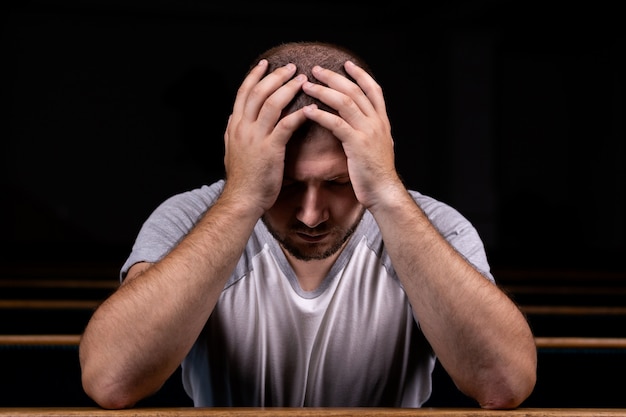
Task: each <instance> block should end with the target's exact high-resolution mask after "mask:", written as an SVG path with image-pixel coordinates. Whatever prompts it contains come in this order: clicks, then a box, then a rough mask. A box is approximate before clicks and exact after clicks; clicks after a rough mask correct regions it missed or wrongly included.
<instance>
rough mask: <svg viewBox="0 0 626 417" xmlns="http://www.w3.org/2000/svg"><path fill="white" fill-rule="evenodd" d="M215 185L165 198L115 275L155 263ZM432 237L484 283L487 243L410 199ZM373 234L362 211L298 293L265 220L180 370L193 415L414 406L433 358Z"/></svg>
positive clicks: (449, 213) (453, 214)
mask: <svg viewBox="0 0 626 417" xmlns="http://www.w3.org/2000/svg"><path fill="white" fill-rule="evenodd" d="M222 187H223V181H219V182H217V183H215V184H212V185H210V186H203V187H201V188H198V189H195V190H192V191H189V192H185V193H182V194H178V195H176V196H173V197H171V198H170V199H168V200H166V201H165V202H164V203H163V204H161V206H160V207H158V208H157V209H156V210H155V211H154V212H153V213H152V215H151V216H150V217H149V218H148V220H147V221H146V222H145V223H144V225H143V227H142V229H141V231H140V233H139V235H138V237H137V240H136V242H135V244H134V246H133V250H132V252H131V254H130V256H129V258H128V259H127V261H126V263H125V264H124V266H123V267H122V271H121V277H122V278H123V277H124V276H125V274H126V272H127V271H128V268H130V266H131V265H133V264H134V263H136V262H140V261H148V262H156V261H158V260H159V259H161V258H162V257H163V256H164V255H166V254H167V253H168V252H169V251H170V250H171V249H172V248H173V247H174V246H175V245H176V244H177V243H178V242H179V241H180V240H181V239H182V238H183V237H184V235H186V234H187V233H188V232H189V231H190V230H191V228H192V227H193V225H194V224H195V223H196V221H197V220H198V219H199V218H200V217H201V216H202V215H203V213H204V212H205V211H206V210H207V209H208V208H209V207H210V206H211V205H212V204H213V202H214V201H215V199H216V198H217V197H218V196H219V193H220V192H221V189H222ZM411 195H412V196H413V198H414V199H415V201H416V202H417V203H418V204H419V205H420V206H421V207H422V209H423V210H424V212H425V213H426V214H427V216H428V217H429V218H430V220H431V222H433V224H434V225H435V227H436V228H437V229H438V230H439V231H440V233H441V234H442V235H443V236H444V237H445V238H446V239H447V240H448V241H449V242H450V243H451V244H452V245H453V246H454V247H455V248H456V249H457V251H459V252H460V253H461V254H462V255H463V256H464V257H465V258H466V259H467V260H468V261H469V262H471V263H472V264H473V265H474V266H475V267H476V269H478V270H479V271H480V272H481V273H482V274H483V275H484V276H485V277H486V279H489V280H491V281H493V277H492V276H491V273H490V272H489V265H488V262H487V259H486V255H485V251H484V248H483V244H482V242H481V240H480V237H479V236H478V234H477V232H476V230H475V229H474V227H473V226H472V225H471V224H470V223H469V222H468V221H467V220H466V219H465V218H464V217H462V216H461V215H460V214H459V213H458V212H457V211H456V210H454V209H453V208H451V207H450V206H447V205H445V204H443V203H441V202H439V201H436V200H434V199H432V198H430V197H427V196H424V195H421V194H419V193H417V192H414V191H411ZM418 322H419V317H415V316H414V314H413V311H412V309H411V306H410V304H409V302H408V299H407V297H406V295H405V293H404V290H403V288H402V286H401V285H400V282H399V281H398V278H397V276H396V273H395V271H394V269H393V265H391V261H390V259H389V257H388V255H387V253H386V251H385V248H384V244H383V241H382V238H381V235H380V231H379V229H378V226H377V224H376V222H375V220H374V218H373V217H372V215H371V214H370V213H369V212H367V211H366V212H365V214H364V216H363V219H362V220H361V222H360V224H359V225H358V227H357V229H356V231H355V233H354V235H353V236H352V237H351V239H350V240H349V241H348V243H347V246H346V247H345V249H344V250H343V251H342V252H341V254H340V255H339V258H338V259H337V261H336V263H335V264H334V266H333V267H332V268H331V270H330V272H329V273H328V275H327V277H326V278H325V279H324V281H323V282H322V284H321V285H320V286H319V287H318V288H317V289H315V290H314V291H304V290H302V288H301V287H300V285H299V283H298V280H297V278H296V276H295V274H294V272H293V270H292V269H291V266H290V265H289V263H288V261H287V259H286V257H285V255H284V254H283V252H282V250H281V248H280V246H279V245H278V243H277V242H276V240H275V239H274V238H273V237H272V236H271V234H270V233H269V232H268V230H267V229H266V227H265V225H264V224H263V222H262V221H259V222H258V223H257V225H256V227H255V228H254V231H253V233H252V236H251V237H250V239H249V241H248V244H247V246H246V248H245V251H244V253H243V254H242V256H241V259H240V260H239V263H238V264H237V266H236V268H235V271H234V272H233V274H232V276H231V278H230V279H229V281H228V282H227V284H226V286H225V287H224V290H223V292H222V294H221V296H220V298H219V301H218V303H217V305H216V307H215V310H214V311H213V313H212V315H211V317H210V318H209V320H208V321H207V324H206V326H205V328H204V330H203V332H202V333H201V334H200V336H199V337H198V339H197V341H196V343H195V344H194V346H193V348H192V349H191V351H190V352H189V354H188V355H187V357H186V358H185V360H184V361H183V363H182V374H183V384H184V387H185V390H186V392H187V393H188V394H189V396H190V397H191V398H192V399H193V402H194V405H195V406H196V407H216V406H247V407H259V406H265V407H281V406H284V407H301V406H312V407H365V406H379V407H386V406H389V407H420V406H421V405H422V404H423V403H424V402H425V401H426V400H427V399H428V397H429V396H430V392H431V373H432V370H433V367H434V365H435V359H436V358H435V355H434V353H433V351H432V349H431V348H430V345H429V344H428V342H427V341H426V339H425V338H424V336H423V334H422V332H421V331H420V329H419V326H418Z"/></svg>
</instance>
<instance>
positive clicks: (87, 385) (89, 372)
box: [79, 346, 139, 410]
mask: <svg viewBox="0 0 626 417" xmlns="http://www.w3.org/2000/svg"><path fill="white" fill-rule="evenodd" d="M94 356H97V355H93V354H92V355H88V354H87V352H86V349H84V348H83V346H81V349H80V351H79V359H80V367H81V383H82V387H83V391H85V394H87V396H89V398H91V399H92V400H93V401H95V402H96V404H98V405H99V406H100V407H102V408H105V409H116V410H118V409H123V408H131V407H133V406H134V405H135V404H136V402H137V401H138V400H139V399H138V398H134V397H133V390H132V389H126V388H125V384H124V383H123V381H124V378H123V376H122V375H117V374H116V373H114V372H111V368H110V367H108V366H102V365H103V364H102V363H100V362H98V361H94V360H93V358H94ZM126 385H128V384H126ZM130 388H132V387H130Z"/></svg>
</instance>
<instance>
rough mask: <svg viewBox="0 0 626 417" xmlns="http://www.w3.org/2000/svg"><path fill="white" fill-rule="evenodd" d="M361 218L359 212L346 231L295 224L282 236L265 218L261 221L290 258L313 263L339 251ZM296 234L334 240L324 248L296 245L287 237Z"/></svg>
mask: <svg viewBox="0 0 626 417" xmlns="http://www.w3.org/2000/svg"><path fill="white" fill-rule="evenodd" d="M362 218H363V212H361V214H360V215H359V216H358V217H357V219H356V221H355V222H354V223H353V224H352V225H351V226H350V227H348V228H347V229H344V228H341V227H338V226H334V227H327V226H325V225H321V226H317V227H314V228H310V227H307V226H305V225H304V224H302V223H301V222H297V223H296V224H293V225H291V226H290V227H289V228H288V230H287V233H286V234H284V235H283V234H282V233H280V232H279V231H278V230H276V229H275V228H274V227H273V226H272V224H271V223H270V222H269V221H268V220H267V219H266V217H265V216H263V217H262V220H263V223H264V224H265V227H267V230H268V231H269V232H270V233H271V235H272V236H273V237H274V239H276V240H277V241H278V243H279V244H280V245H281V246H282V247H283V248H284V249H285V250H286V251H287V252H288V253H289V254H290V255H291V256H293V257H294V258H296V259H298V260H300V261H315V260H322V259H326V258H329V257H331V256H333V255H334V254H336V253H337V252H338V251H339V250H341V248H342V247H343V245H344V244H345V243H346V242H347V241H348V239H350V237H351V236H352V235H353V234H354V231H355V230H356V228H357V226H358V225H359V223H360V222H361V219H362ZM298 232H303V233H312V234H322V233H329V234H330V236H331V237H332V238H333V239H334V240H333V241H332V242H330V244H329V245H326V244H325V245H324V246H322V245H320V244H318V243H296V242H294V240H293V239H291V238H290V237H289V235H293V234H295V233H298Z"/></svg>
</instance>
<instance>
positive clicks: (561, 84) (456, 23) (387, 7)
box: [0, 0, 626, 407]
mask: <svg viewBox="0 0 626 417" xmlns="http://www.w3.org/2000/svg"><path fill="white" fill-rule="evenodd" d="M574 3H576V4H574ZM619 9H620V7H619V2H593V3H585V2H573V3H571V4H570V3H565V2H550V1H544V2H539V1H523V2H522V1H517V0H516V1H513V0H510V1H479V0H466V1H456V2H453V1H423V2H400V1H398V0H387V1H384V2H377V3H371V4H370V3H367V2H361V1H345V0H344V1H324V0H320V1H317V2H287V1H275V0H268V1H230V2H223V1H220V2H213V1H209V0H206V1H191V0H190V1H186V0H160V1H159V0H124V1H123V0H107V1H105V0H49V1H43V0H39V1H20V2H11V1H5V2H2V4H1V5H0V52H1V54H0V80H1V81H0V100H1V101H0V138H1V141H0V157H1V159H0V161H1V162H0V167H1V171H0V192H1V195H2V200H1V204H0V222H1V223H0V232H1V235H0V243H1V244H2V245H3V246H2V248H1V249H0V266H1V267H2V269H1V270H0V275H1V276H2V277H3V278H9V281H10V279H13V278H16V277H17V278H20V277H22V278H36V279H40V278H50V279H56V278H62V279H65V278H68V277H69V278H72V277H74V278H78V279H79V280H80V279H82V280H85V281H89V282H92V281H96V280H101V281H110V282H117V276H116V275H117V271H118V269H119V266H121V264H122V263H123V261H124V260H125V258H126V256H127V255H128V253H129V251H130V248H131V246H132V243H133V240H134V238H135V236H136V234H137V232H138V231H139V228H140V227H141V224H142V223H143V221H144V220H145V219H146V217H147V216H148V215H149V214H150V212H151V211H152V210H153V209H154V208H155V207H156V206H157V205H158V204H159V203H160V202H161V201H163V200H164V199H165V198H167V197H169V196H171V195H172V194H174V193H178V192H181V191H186V190H189V189H191V188H195V187H198V186H200V185H202V184H205V183H209V182H212V181H214V180H216V179H219V178H221V177H222V174H223V166H222V152H223V146H222V134H223V129H224V126H225V122H226V119H227V117H228V114H229V113H230V109H231V106H232V102H233V98H234V95H235V92H236V90H237V88H238V86H239V83H240V82H241V80H242V77H243V75H244V73H245V72H246V70H247V68H248V66H249V65H250V63H251V62H252V61H253V60H254V58H255V57H256V56H257V55H258V54H259V53H260V52H262V51H263V50H265V49H267V48H269V47H271V46H274V45H276V44H277V43H280V42H286V41H294V40H324V41H331V42H337V43H340V44H344V45H345V46H348V47H350V48H352V49H353V50H355V51H356V52H358V53H359V54H360V55H362V56H363V57H364V58H365V59H366V60H367V61H368V62H369V63H370V65H371V67H372V69H373V70H374V72H375V74H376V78H377V79H378V80H379V82H380V83H381V85H382V86H383V88H384V92H385V95H386V97H387V105H388V110H389V115H390V118H391V121H392V126H393V133H394V137H395V142H396V151H397V167H398V169H399V171H400V173H401V175H402V176H403V178H404V179H405V181H406V183H407V185H408V186H409V187H410V188H413V189H416V190H418V191H421V192H423V193H425V194H428V195H431V196H433V197H435V198H438V199H440V200H442V201H444V202H447V203H449V204H451V205H452V206H454V207H456V208H457V209H459V211H461V213H463V214H464V215H465V216H466V217H468V218H469V219H470V220H471V221H472V222H473V223H474V224H475V225H476V226H477V228H478V230H479V232H480V234H481V236H482V237H483V239H484V241H485V244H486V246H487V251H488V255H489V257H490V260H491V263H492V266H493V267H494V268H495V269H499V270H500V271H509V277H511V276H516V275H515V272H516V271H518V272H521V273H520V274H519V275H521V276H523V277H524V276H530V277H531V285H535V284H536V285H537V286H540V284H541V283H542V282H544V281H547V282H548V284H550V283H555V282H556V283H557V286H558V287H559V288H560V285H562V284H563V283H568V282H569V283H570V284H575V281H577V280H578V281H581V280H584V281H585V282H586V281H591V282H590V283H587V284H588V285H590V286H592V287H593V286H594V285H598V286H600V285H604V286H605V290H606V291H607V292H608V294H609V295H610V296H611V297H610V301H606V300H609V298H608V297H605V298H602V299H601V301H600V302H597V300H598V299H597V298H593V297H589V296H588V292H586V289H585V288H583V292H582V293H580V292H578V293H576V294H582V295H580V297H581V298H584V302H585V303H591V304H593V305H600V306H602V305H603V302H604V301H606V302H607V303H609V302H610V303H612V304H611V305H617V306H624V305H626V303H624V301H623V300H624V298H623V297H624V294H626V292H624V291H626V289H625V287H624V279H623V276H624V271H625V270H626V268H625V267H624V258H625V256H624V255H625V254H626V247H625V241H626V239H625V237H626V221H625V213H626V202H625V200H626V174H625V172H624V160H625V156H626V155H625V153H626V150H625V146H624V145H625V123H624V122H625V111H624V110H625V109H624V106H625V100H624V99H625V94H624V92H625V91H624V88H625V82H626V80H625V75H626V65H625V59H624V58H625V54H626V36H625V30H624V26H625V23H624V18H623V17H624V14H623V13H622V12H621V10H619ZM59 265H61V266H59ZM84 265H87V266H86V267H85V266H84ZM533 270H535V271H537V270H539V271H552V272H548V273H545V275H542V274H544V272H541V273H539V274H533V273H528V271H531V272H532V271H533ZM511 271H513V275H511ZM554 271H556V272H554ZM559 271H565V272H564V273H561V272H559ZM504 276H505V275H503V274H496V278H499V277H504ZM544 276H545V277H548V278H549V277H552V278H553V280H552V281H549V280H546V279H545V278H544ZM555 276H556V277H557V278H558V279H554V277H555ZM607 276H608V277H616V278H615V279H613V278H611V280H610V282H609V284H602V282H600V280H601V279H602V277H607ZM533 277H534V278H533ZM577 277H578V278H577ZM580 277H584V278H580ZM587 284H585V285H587ZM7 285H8V286H7ZM7 285H5V286H3V287H2V288H0V291H2V294H0V298H2V299H8V298H10V297H13V298H45V297H49V298H52V299H54V298H61V299H65V298H70V294H69V293H70V291H69V290H68V289H67V288H59V289H55V290H51V289H50V288H48V287H44V288H43V289H38V290H36V291H35V290H33V289H32V288H30V287H29V288H24V289H20V288H11V287H10V286H11V285H13V284H10V283H9V284H7ZM563 285H564V284H563ZM103 288H105V290H106V291H108V290H107V288H110V287H103ZM593 289H594V288H591V290H593ZM591 290H590V291H589V293H591ZM74 291H75V292H76V294H77V295H76V297H83V296H86V294H85V291H84V290H80V289H79V290H74ZM11 294H13V295H11ZM542 294H543V293H542ZM578 296H579V295H577V297H578ZM91 297H93V298H95V299H102V297H104V294H103V293H102V292H97V293H96V294H95V295H91ZM541 297H544V298H548V300H547V301H545V299H544V298H542V299H541V300H540V303H541V304H545V303H550V302H552V303H554V304H559V303H568V302H569V300H570V299H569V298H567V297H561V298H558V299H557V297H553V296H552V295H551V294H548V295H546V294H544V295H541ZM588 299H589V300H588ZM520 301H523V302H527V300H526V299H520ZM0 313H1V315H0V324H1V325H2V329H3V330H2V332H4V333H7V332H8V333H42V332H43V333H46V332H49V333H54V332H61V333H79V332H80V331H82V329H83V328H84V325H85V324H86V322H87V320H88V318H89V315H90V313H91V311H89V310H82V311H76V310H71V311H63V310H52V311H47V310H40V311H30V310H28V309H23V310H12V309H10V308H9V309H7V308H3V309H2V310H1V311H0ZM616 317H618V316H610V317H604V316H602V317H599V318H597V317H591V318H586V319H585V318H583V319H582V322H581V321H579V318H578V317H575V319H576V320H574V319H572V318H569V319H568V318H564V317H558V316H556V317H554V318H552V317H548V319H550V320H547V322H548V324H549V325H545V326H543V327H541V326H539V324H542V325H543V324H544V322H546V317H541V318H539V319H535V320H531V323H534V325H535V327H534V330H535V331H537V334H538V335H540V336H554V335H561V334H566V335H577V336H580V335H585V334H588V335H592V336H597V333H598V332H602V334H608V335H613V336H620V337H621V336H623V329H624V328H625V327H624V320H623V319H619V318H616ZM585 320H587V321H585ZM619 320H621V321H619ZM550 323H551V324H550ZM564 323H569V324H567V325H564ZM581 323H582V324H581ZM585 323H586V324H585ZM542 329H543V330H542ZM542 331H543V333H542ZM570 332H571V334H570ZM0 350H1V352H0V360H1V361H0V369H2V372H3V374H2V375H3V377H2V378H0V391H1V392H2V395H0V406H21V405H30V406H35V405H43V406H54V405H61V406H75V405H85V404H87V405H90V404H92V402H91V401H90V400H89V399H88V398H87V397H86V396H85V394H84V393H83V392H82V388H81V387H80V370H79V367H78V360H77V349H76V347H75V346H74V347H55V346H43V347H29V346H26V347H24V346H5V347H2V348H0ZM624 352H625V351H624V350H623V349H622V350H612V349H599V350H593V349H582V350H571V349H561V350H557V351H555V350H551V349H541V350H540V351H539V355H540V361H539V369H538V373H539V380H538V385H537V388H536V390H535V392H534V393H533V396H531V398H529V400H528V401H526V403H525V404H526V405H528V406H541V407H559V406H570V407H576V406H580V407H610V406H622V407H623V406H624V400H623V395H622V394H623V393H622V391H623V387H622V386H620V385H619V384H616V383H614V382H613V381H614V380H615V378H611V377H610V375H611V374H613V375H616V377H617V378H618V379H619V376H620V375H623V373H624V370H625V369H626V361H625V360H624V358H625V354H624ZM437 369H438V371H437V372H435V385H436V386H438V387H439V388H438V389H436V390H435V391H434V393H433V397H432V399H431V400H430V401H429V404H430V405H443V406H450V405H455V404H457V405H458V404H460V405H464V404H467V399H464V398H459V397H458V396H459V394H458V392H456V393H455V388H454V387H453V386H452V384H451V381H450V380H449V378H447V377H446V376H445V374H444V373H443V372H442V371H441V370H440V368H437ZM607 375H609V377H607ZM145 404H157V405H178V406H180V405H186V404H189V399H188V398H186V396H185V395H184V393H182V387H181V384H180V377H179V375H178V374H176V375H175V376H174V377H173V378H172V379H171V380H170V381H169V382H168V385H166V387H165V388H164V390H162V391H161V392H160V394H159V395H158V396H156V397H155V398H153V399H148V400H147V402H146V403H145ZM471 404H473V403H471Z"/></svg>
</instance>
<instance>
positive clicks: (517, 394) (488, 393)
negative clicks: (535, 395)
mask: <svg viewBox="0 0 626 417" xmlns="http://www.w3.org/2000/svg"><path fill="white" fill-rule="evenodd" d="M536 382H537V372H536V366H535V365H528V366H526V367H524V368H523V369H521V370H518V371H517V372H515V371H513V372H509V373H508V374H506V375H505V374H501V375H499V376H496V377H494V378H493V379H492V380H491V382H490V383H488V384H485V387H486V389H484V390H480V393H479V394H478V395H476V397H475V398H476V400H477V401H478V403H479V404H480V407H481V408H485V409H493V410H510V409H514V408H517V407H519V406H520V405H521V404H522V403H523V402H524V401H525V400H526V399H527V398H528V397H529V396H530V394H531V393H532V392H533V390H534V388H535V384H536Z"/></svg>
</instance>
